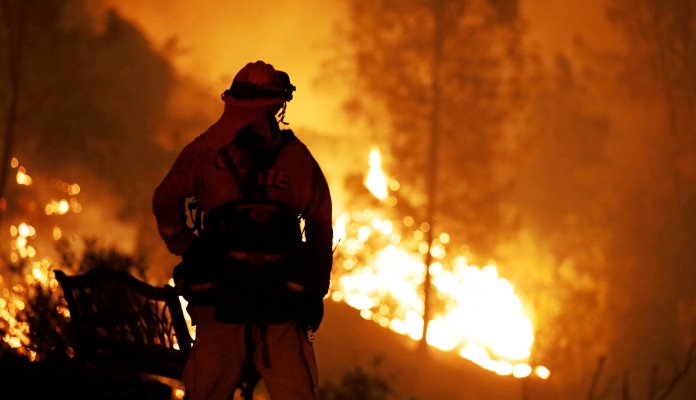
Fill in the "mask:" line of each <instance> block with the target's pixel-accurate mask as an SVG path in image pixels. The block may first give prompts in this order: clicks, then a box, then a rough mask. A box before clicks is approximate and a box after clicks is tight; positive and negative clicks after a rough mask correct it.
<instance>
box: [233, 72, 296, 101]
mask: <svg viewBox="0 0 696 400" xmlns="http://www.w3.org/2000/svg"><path fill="white" fill-rule="evenodd" d="M294 91H295V86H293V85H292V84H291V83H290V77H289V76H288V74H287V73H285V72H283V71H279V70H276V69H275V68H273V66H272V65H271V64H266V63H265V62H263V61H256V62H250V63H248V64H247V65H245V66H244V67H243V68H242V69H241V70H239V72H237V75H235V77H234V80H232V85H230V88H229V89H227V90H225V91H224V92H223V93H222V99H223V100H224V101H225V102H226V103H231V104H234V105H237V106H242V107H263V106H269V105H273V104H282V103H285V102H287V101H290V100H292V92H294Z"/></svg>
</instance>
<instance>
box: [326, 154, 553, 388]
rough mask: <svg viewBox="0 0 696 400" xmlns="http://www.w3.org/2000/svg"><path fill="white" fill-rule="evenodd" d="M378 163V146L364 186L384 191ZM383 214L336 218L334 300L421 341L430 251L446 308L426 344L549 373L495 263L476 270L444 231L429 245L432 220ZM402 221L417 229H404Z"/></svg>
mask: <svg viewBox="0 0 696 400" xmlns="http://www.w3.org/2000/svg"><path fill="white" fill-rule="evenodd" d="M379 165H380V164H379V152H378V150H376V149H373V150H372V151H371V153H370V173H369V174H368V178H367V179H366V186H367V184H368V183H370V185H371V186H368V189H369V190H370V192H371V193H373V194H374V193H377V194H381V195H384V194H385V193H387V183H386V178H385V176H386V175H385V174H384V173H383V172H381V171H378V170H377V168H380V166H379ZM380 177H381V178H380ZM390 189H392V190H394V189H393V188H390ZM377 197H378V198H379V196H377ZM383 214H384V213H383V212H382V211H379V210H364V211H353V212H350V213H344V214H342V215H340V216H339V217H338V218H337V219H336V224H335V227H334V233H335V243H338V242H339V241H340V242H341V243H342V246H341V251H340V256H341V257H340V259H341V262H340V263H339V265H337V266H336V267H337V268H335V271H336V272H335V275H334V279H333V282H332V287H331V292H330V296H331V299H332V300H334V301H341V302H345V303H346V304H348V305H349V306H351V307H353V308H355V309H357V310H359V311H360V315H361V316H362V317H363V318H364V319H367V320H371V321H373V322H375V323H377V324H379V325H380V326H382V327H384V328H388V329H390V330H392V331H394V332H396V333H399V334H401V335H405V336H408V337H410V338H411V339H413V340H421V339H422V334H423V307H424V306H423V297H422V285H423V282H424V279H425V266H424V264H423V255H424V254H426V253H428V252H430V254H431V256H432V258H433V262H432V264H431V265H429V267H428V268H429V272H430V275H431V281H432V286H433V287H432V290H433V297H434V298H436V299H438V300H437V301H439V302H440V303H441V307H440V310H437V311H435V312H434V316H433V318H432V319H431V320H430V322H429V329H428V336H427V338H426V343H428V344H429V345H430V346H433V347H435V348H438V349H441V350H444V351H453V352H456V353H457V354H459V355H460V356H461V357H464V358H466V359H468V360H470V361H472V362H474V363H476V364H478V365H479V366H481V367H483V368H485V369H487V370H490V371H493V372H495V373H497V374H500V375H511V376H514V377H516V378H524V377H528V376H531V375H532V374H533V375H535V376H536V377H539V378H541V379H547V378H548V377H549V375H550V371H549V370H548V368H546V367H544V366H537V367H532V365H530V364H529V362H528V361H529V359H530V358H531V355H532V346H533V344H534V328H533V324H532V322H531V319H530V317H529V314H528V312H527V311H526V310H525V308H524V306H523V304H522V301H521V300H520V299H519V297H518V296H517V295H516V294H515V291H514V287H513V285H512V284H511V283H510V282H508V281H507V280H506V279H504V278H502V277H500V275H499V273H498V270H497V267H496V266H495V265H494V264H491V265H486V266H483V267H479V266H476V265H472V264H470V263H469V261H468V260H467V258H466V257H465V256H463V255H454V256H452V257H450V256H449V255H448V253H447V245H448V244H449V243H450V240H451V238H450V235H449V234H447V233H445V232H443V233H440V234H439V235H438V236H437V237H436V239H435V240H434V241H433V243H432V244H428V243H427V242H425V241H424V237H425V232H427V231H429V230H430V225H429V224H427V223H421V224H420V225H416V223H415V220H414V218H413V217H410V216H407V217H405V218H403V219H402V220H401V221H400V222H398V221H397V222H395V221H392V220H390V219H389V218H387V217H385V216H384V215H383ZM400 226H403V227H404V228H409V229H413V232H412V233H410V234H406V233H405V232H402V231H401V229H400V228H399V227H400Z"/></svg>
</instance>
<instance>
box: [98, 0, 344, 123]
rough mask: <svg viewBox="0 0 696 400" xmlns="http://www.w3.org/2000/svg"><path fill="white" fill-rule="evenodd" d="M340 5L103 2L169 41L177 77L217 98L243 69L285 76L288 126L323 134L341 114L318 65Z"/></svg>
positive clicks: (315, 1)
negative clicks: (291, 91)
mask: <svg viewBox="0 0 696 400" xmlns="http://www.w3.org/2000/svg"><path fill="white" fill-rule="evenodd" d="M341 4H342V3H340V2H337V1H321V0H304V1H290V0H269V1H256V0H237V1H220V0H200V1H196V2H193V1H173V0H149V1H140V0H105V5H106V6H108V7H113V8H115V9H116V10H117V11H118V12H119V13H120V14H122V15H124V16H125V17H126V18H128V19H130V20H132V21H134V22H135V23H136V24H138V25H139V26H140V27H141V28H142V29H143V31H144V32H145V34H146V35H147V36H148V37H149V38H150V40H152V42H153V44H154V45H155V46H156V47H158V48H162V47H164V46H165V44H166V43H167V42H168V41H170V40H171V39H172V38H175V39H176V41H177V47H178V48H179V49H180V51H179V52H178V54H177V55H176V56H175V58H174V60H173V62H174V65H175V66H176V67H177V69H178V70H179V72H181V73H183V74H186V75H188V76H191V77H193V78H194V79H195V80H197V81H199V82H200V83H202V84H203V85H204V86H205V87H209V88H210V91H211V96H215V97H217V96H218V95H219V93H221V92H222V91H223V90H224V89H225V88H227V87H228V86H229V84H230V82H231V80H232V78H233V77H234V74H235V73H236V72H237V71H238V70H239V69H240V68H241V67H242V66H244V64H246V63H247V62H250V61H255V60H264V61H266V62H269V63H271V64H273V65H274V66H276V67H277V68H279V69H282V70H284V71H286V72H288V73H289V74H290V77H291V80H292V82H293V84H295V86H297V88H298V89H297V92H296V95H295V99H294V101H293V102H291V103H290V104H289V105H288V120H289V121H290V122H291V123H292V124H293V125H294V126H309V127H312V128H315V129H317V130H321V131H324V132H327V131H328V132H332V131H335V129H332V130H328V129H327V127H332V126H335V125H336V124H335V116H336V115H338V114H339V111H340V101H337V97H338V96H336V93H335V90H336V89H331V90H329V89H327V88H326V87H324V85H321V84H320V82H319V80H320V79H321V78H322V73H321V72H322V71H321V68H322V62H323V61H325V60H326V59H327V58H328V57H329V54H330V52H331V49H332V47H334V46H332V43H331V42H330V41H331V40H333V37H334V36H333V34H334V31H335V23H336V21H337V19H338V18H339V16H340V15H341V12H340V11H339V10H340V7H341Z"/></svg>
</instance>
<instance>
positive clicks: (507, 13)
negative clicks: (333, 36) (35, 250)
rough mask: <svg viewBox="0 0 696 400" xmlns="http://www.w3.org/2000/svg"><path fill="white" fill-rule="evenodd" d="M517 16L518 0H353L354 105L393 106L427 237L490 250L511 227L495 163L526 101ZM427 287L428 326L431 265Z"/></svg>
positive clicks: (399, 167) (409, 193)
mask: <svg viewBox="0 0 696 400" xmlns="http://www.w3.org/2000/svg"><path fill="white" fill-rule="evenodd" d="M517 20H518V18H517V2H516V1H486V0H482V1H465V0H428V1H393V0H381V1H372V2H363V1H351V2H349V25H348V27H347V36H348V39H349V41H350V53H349V56H348V58H349V60H350V61H351V62H352V63H353V65H352V68H353V73H354V78H355V82H356V88H357V91H356V98H354V99H352V101H351V103H350V104H351V108H352V109H353V110H354V111H356V112H357V113H359V114H367V115H368V116H370V117H371V118H373V119H379V118H381V116H380V115H379V114H378V113H379V112H381V111H384V112H385V113H386V115H385V117H386V119H387V123H386V124H385V125H386V126H387V127H388V130H389V135H388V139H387V138H385V139H384V141H385V142H387V143H388V145H389V148H390V151H391V157H392V158H393V160H395V163H394V165H395V168H389V169H390V171H392V174H393V175H395V177H396V179H397V180H399V181H401V182H402V185H401V192H402V195H403V196H404V197H405V198H406V199H408V201H406V202H404V203H405V204H408V206H409V208H408V209H406V210H405V211H406V212H409V211H412V210H414V209H415V210H417V212H418V214H419V215H416V216H415V217H416V218H417V219H418V220H421V221H424V222H426V223H427V224H428V227H427V228H425V229H423V230H424V234H425V239H424V240H425V242H427V243H428V244H432V243H433V240H434V238H436V237H437V235H439V233H441V232H445V231H446V232H449V233H452V234H453V235H452V236H453V237H454V238H456V239H455V240H461V243H466V244H467V245H469V246H471V247H472V248H474V249H477V250H479V251H480V252H482V253H484V254H486V252H488V251H490V250H491V248H492V246H493V237H495V235H496V234H500V233H501V232H504V231H505V229H504V227H503V219H502V218H501V214H500V202H499V200H500V196H501V193H502V192H503V191H504V188H505V180H504V179H500V176H499V175H497V174H496V173H495V166H496V164H497V162H498V161H499V160H500V157H501V155H502V154H503V153H504V151H503V150H502V149H503V148H504V145H503V143H502V142H504V141H505V125H506V122H509V121H511V120H512V117H513V115H514V114H515V109H514V107H513V105H514V104H515V103H516V101H517V100H518V96H517V93H516V91H515V89H516V77H518V76H519V75H518V74H517V72H518V71H517V70H518V65H517V64H518V62H519V61H520V58H519V54H518V52H519V51H520V49H519V42H518V39H519V26H518V24H517ZM374 110H380V111H374ZM370 114H372V115H370ZM396 160H398V161H396ZM487 254H488V255H490V253H487ZM429 257H430V253H429V252H427V253H426V255H425V258H426V259H425V264H426V265H429V264H430V262H431V260H430V258H429ZM424 293H425V316H424V320H425V321H426V323H425V326H424V332H426V331H427V321H428V320H429V319H430V315H431V310H430V309H431V307H430V276H429V273H428V272H427V269H426V277H425V289H424ZM423 337H425V335H423Z"/></svg>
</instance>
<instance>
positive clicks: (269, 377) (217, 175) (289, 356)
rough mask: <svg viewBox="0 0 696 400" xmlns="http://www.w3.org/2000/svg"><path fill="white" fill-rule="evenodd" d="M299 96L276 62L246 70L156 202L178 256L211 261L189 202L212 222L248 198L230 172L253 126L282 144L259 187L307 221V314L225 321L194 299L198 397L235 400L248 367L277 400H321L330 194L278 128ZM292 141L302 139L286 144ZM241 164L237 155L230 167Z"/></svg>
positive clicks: (187, 372) (188, 370)
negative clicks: (318, 352)
mask: <svg viewBox="0 0 696 400" xmlns="http://www.w3.org/2000/svg"><path fill="white" fill-rule="evenodd" d="M294 90H295V87H294V86H293V85H292V84H291V83H290V79H289V77H288V75H287V74H286V73H284V72H282V71H279V70H276V69H275V68H274V67H273V66H272V65H270V64H267V63H265V62H263V61H256V62H250V63H248V64H247V65H245V66H244V67H243V68H242V69H241V70H240V71H239V72H238V73H237V74H236V76H235V77H234V80H233V81H232V84H231V86H230V88H229V89H227V90H225V91H224V93H223V94H222V101H223V102H224V110H223V112H222V115H221V117H220V118H219V119H218V121H217V122H215V123H214V124H212V126H210V127H209V128H208V129H207V130H206V131H205V132H203V133H202V134H201V135H199V136H198V137H197V138H195V139H194V140H193V141H192V142H191V143H189V144H188V145H187V146H185V147H184V149H183V150H182V151H181V153H180V154H179V156H178V157H177V159H176V161H175V162H174V165H173V166H172V167H171V169H170V171H169V172H168V173H167V175H166V176H165V177H164V179H163V180H162V182H161V183H160V185H159V186H158V187H157V188H156V190H155V193H154V196H153V211H154V214H155V218H156V220H157V226H158V230H159V233H160V235H161V236H162V239H163V240H164V243H165V244H166V246H167V248H168V249H169V251H170V252H172V253H173V254H175V255H181V256H182V258H183V260H184V261H186V260H187V257H188V258H189V259H194V260H199V261H200V260H207V259H209V258H206V257H205V255H204V256H201V253H206V252H208V253H209V252H210V249H208V248H206V246H205V245H201V244H200V243H201V241H200V237H198V236H200V235H198V236H197V235H196V233H195V232H194V231H193V230H192V229H191V227H190V224H187V223H186V219H185V218H182V215H185V213H186V209H185V203H186V202H187V200H188V199H191V198H195V199H196V201H197V203H198V208H199V211H200V212H201V213H202V215H204V216H205V215H206V214H207V213H210V212H211V211H213V210H215V209H216V207H219V206H221V205H223V204H226V203H228V202H230V201H235V200H236V199H239V198H240V197H242V196H243V193H244V190H243V180H242V179H241V177H240V175H239V174H233V173H230V170H229V168H226V167H227V166H229V165H227V164H229V163H227V164H226V163H225V160H230V159H231V158H230V157H227V156H230V155H232V156H234V152H233V151H230V150H229V149H230V148H232V149H234V145H232V146H231V147H230V143H234V142H235V138H236V136H238V135H239V133H240V132H244V131H249V130H252V131H254V132H257V133H259V134H260V135H262V136H263V137H264V139H265V140H266V142H268V143H271V144H272V145H274V146H276V148H277V154H276V155H275V158H274V159H273V161H272V166H271V168H269V169H267V170H266V171H264V175H263V176H264V177H263V178H262V179H259V180H258V184H259V185H262V186H263V192H264V193H265V195H266V196H267V197H268V198H269V199H271V200H274V201H279V202H282V203H283V204H285V205H287V206H288V208H289V209H291V210H294V211H295V213H296V214H299V215H301V217H302V219H303V220H304V237H305V239H303V241H304V242H305V243H304V244H305V248H306V251H305V253H304V258H303V263H305V264H306V267H307V268H304V269H303V271H305V273H306V274H309V276H306V277H304V278H303V281H302V285H296V284H295V283H292V282H291V283H290V284H289V287H290V288H291V289H295V290H298V291H300V292H301V293H302V296H303V299H304V301H303V302H302V303H301V304H302V308H303V309H302V310H299V311H298V313H297V314H294V318H293V320H288V321H280V322H277V321H273V323H269V324H248V323H244V321H239V323H235V322H219V318H218V319H216V304H215V300H211V301H200V302H198V303H197V302H196V299H195V298H194V299H193V302H192V303H191V304H190V307H189V313H190V314H191V316H192V319H193V321H194V323H195V324H196V340H195V343H194V345H193V348H192V350H191V353H190V356H189V359H188V361H187V363H186V366H185V369H184V376H183V381H184V384H185V386H186V388H187V391H188V394H189V398H190V399H191V400H199V399H200V400H203V399H205V400H214V399H229V398H231V397H232V394H233V393H234V391H235V388H236V387H238V385H240V383H241V381H242V380H243V379H244V378H243V374H244V369H245V362H246V363H249V362H250V363H251V364H252V365H253V367H255V369H256V371H258V374H259V375H260V376H261V378H262V379H263V380H264V382H265V384H266V388H267V390H268V392H269V395H270V396H271V398H272V399H273V400H295V399H297V400H310V399H315V394H314V389H315V387H316V384H317V369H316V362H315V358H314V350H313V347H312V343H311V339H312V337H311V335H312V331H316V329H317V328H318V326H319V323H320V322H321V319H322V317H323V298H324V296H325V295H326V293H327V292H328V288H329V277H330V272H331V262H332V260H331V257H332V251H331V246H332V227H331V198H330V194H329V188H328V185H327V182H326V179H325V177H324V175H323V173H322V171H321V168H320V167H319V165H318V164H317V162H316V161H315V159H314V158H313V156H312V154H311V153H310V151H309V150H308V149H307V147H306V146H305V145H304V144H303V143H302V142H301V141H300V140H298V139H296V138H295V137H294V135H292V133H289V132H288V131H286V130H280V129H279V124H280V123H284V121H283V118H284V116H285V109H286V104H287V102H288V101H290V100H291V99H292V97H293V91H294ZM283 135H285V136H283ZM287 135H292V139H293V140H287ZM281 142H282V143H283V144H282V146H281ZM221 156H222V157H221ZM234 162H236V159H235V160H232V161H231V162H230V163H234ZM204 226H205V224H204ZM203 232H204V233H205V228H204V229H203ZM192 253H196V254H194V255H192ZM182 264H186V266H187V268H188V270H189V271H188V272H187V274H189V275H194V276H195V271H200V272H201V273H202V275H205V276H207V277H210V276H216V275H215V274H214V273H213V274H212V275H211V274H209V270H210V267H211V266H210V265H206V264H210V263H206V262H196V261H193V262H189V263H186V262H184V263H182ZM191 271H194V273H193V274H191ZM204 271H207V272H204ZM175 275H176V274H175ZM175 278H176V276H175ZM194 279H195V278H194ZM203 280H205V279H203ZM208 280H209V281H210V282H207V283H206V285H204V286H205V287H206V288H210V287H213V288H215V287H216V284H215V283H216V282H215V278H211V279H208ZM291 284H295V285H296V286H290V285H291ZM177 286H179V283H178V282H177ZM203 297H205V296H203ZM212 298H213V299H215V298H216V297H215V296H213V297H212Z"/></svg>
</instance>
